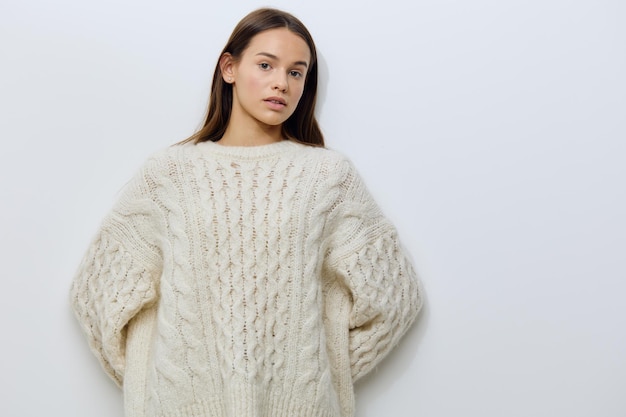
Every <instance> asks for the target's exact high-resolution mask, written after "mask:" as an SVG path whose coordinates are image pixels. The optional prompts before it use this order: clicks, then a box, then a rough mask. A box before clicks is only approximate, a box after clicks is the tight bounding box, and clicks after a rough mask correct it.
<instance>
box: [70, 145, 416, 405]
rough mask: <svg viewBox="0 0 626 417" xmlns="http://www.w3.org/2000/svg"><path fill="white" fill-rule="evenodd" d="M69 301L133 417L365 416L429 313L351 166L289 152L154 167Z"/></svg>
mask: <svg viewBox="0 0 626 417" xmlns="http://www.w3.org/2000/svg"><path fill="white" fill-rule="evenodd" d="M71 294H72V305H73V308H74V310H75V312H76V316H77V317H78V320H79V321H80V323H81V325H82V327H83V329H84V331H85V333H86V335H87V337H88V340H89V344H90V346H91V348H92V350H93V351H94V353H95V354H96V356H97V357H98V359H99V360H100V362H101V363H102V365H103V367H104V369H105V370H106V372H107V373H108V374H109V375H110V376H111V377H112V378H113V379H114V380H115V381H116V382H117V383H118V384H119V385H120V386H123V389H124V398H125V408H126V415H127V416H128V417H144V416H145V417H227V416H228V417H313V416H315V417H350V416H353V415H354V394H353V384H354V382H355V381H357V380H358V379H359V378H361V377H362V376H363V375H365V374H366V373H367V372H369V371H370V370H371V369H372V368H373V367H375V366H376V364H377V363H378V362H379V361H380V360H381V359H382V358H383V357H384V356H385V355H386V354H387V353H388V352H389V351H390V350H391V349H392V348H393V346H394V345H395V344H396V343H397V342H398V340H399V339H400V337H401V336H402V335H403V334H404V332H405V331H406V330H407V328H408V327H409V326H410V325H411V323H412V322H413V320H414V318H415V317H416V315H417V313H418V311H419V309H420V307H421V297H420V290H419V284H418V280H417V278H416V276H415V273H414V270H413V268H412V265H411V263H410V261H409V260H408V258H407V256H406V255H405V253H404V252H403V250H402V248H401V246H400V243H399V242H398V236H397V233H396V231H395V229H394V227H393V226H392V225H391V224H390V223H389V222H388V221H387V220H386V219H385V217H384V216H383V215H382V213H381V211H380V209H379V208H378V206H377V205H376V204H375V202H374V201H373V200H372V198H371V196H370V194H369V193H368V191H367V189H366V187H365V186H364V184H363V182H362V181H361V179H360V178H359V176H358V174H357V172H356V171H355V169H354V167H353V166H352V164H351V163H350V162H349V161H348V160H347V159H346V158H345V157H343V156H342V155H340V154H339V153H337V152H335V151H331V150H328V149H321V148H313V147H309V146H305V145H301V144H298V143H295V142H291V141H283V142H279V143H275V144H271V145H263V146H256V147H227V146H222V145H219V144H217V143H213V142H205V143H200V144H198V145H193V144H187V145H177V146H173V147H170V148H168V149H165V150H162V151H160V152H158V153H156V154H155V155H153V157H151V158H150V159H149V160H148V161H147V162H146V164H145V165H144V166H143V168H142V169H141V170H140V172H139V173H138V174H137V175H136V176H135V177H134V178H133V179H132V180H131V182H130V183H129V184H127V186H126V187H125V189H124V190H123V192H122V194H121V196H120V198H119V200H118V201H117V203H116V204H115V205H114V207H113V209H112V210H111V212H110V213H109V215H108V216H107V217H106V218H105V219H104V221H103V223H102V225H101V228H100V230H99V232H98V233H97V235H96V237H95V238H94V240H93V242H92V244H91V245H90V247H89V250H88V251H87V254H86V255H85V257H84V259H83V261H82V263H81V265H80V267H79V270H78V273H77V275H76V277H75V279H74V281H73V284H72V290H71Z"/></svg>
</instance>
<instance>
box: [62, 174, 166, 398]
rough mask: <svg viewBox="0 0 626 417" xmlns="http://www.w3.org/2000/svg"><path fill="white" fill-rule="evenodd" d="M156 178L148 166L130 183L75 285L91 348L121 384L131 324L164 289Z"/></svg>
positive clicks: (77, 310) (77, 308)
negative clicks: (154, 194) (160, 284)
mask: <svg viewBox="0 0 626 417" xmlns="http://www.w3.org/2000/svg"><path fill="white" fill-rule="evenodd" d="M155 184H156V183H155V182H154V181H153V180H152V178H151V175H150V169H148V167H144V169H142V171H141V172H140V173H139V174H138V175H137V176H136V177H135V178H133V179H132V180H131V181H130V182H129V184H127V186H126V187H125V188H124V190H123V192H122V193H121V196H120V198H119V200H118V201H117V203H116V204H115V205H114V207H113V209H112V210H111V212H110V213H109V214H108V215H107V216H106V217H105V218H104V220H103V222H102V224H101V227H100V229H99V230H98V232H97V233H96V236H95V237H94V239H93V240H92V242H91V244H90V245H89V248H88V250H87V253H86V254H85V256H84V257H83V259H82V262H81V263H80V266H79V268H78V271H77V273H76V275H75V277H74V280H73V281H72V285H71V290H70V295H71V305H72V309H73V310H74V313H75V315H76V317H77V319H78V321H79V323H80V325H81V327H82V329H83V331H84V333H85V335H86V337H87V339H88V342H89V346H90V347H91V350H92V351H93V352H94V354H95V355H96V357H97V358H98V359H99V361H100V363H101V365H102V367H103V368H104V370H105V371H106V372H107V374H108V375H109V376H110V377H111V378H113V380H114V381H115V382H116V383H117V384H118V385H119V386H121V385H122V382H123V377H124V367H125V345H126V326H127V324H128V322H129V321H130V320H131V319H132V318H133V317H134V316H135V315H137V314H138V313H139V312H140V311H141V310H142V309H143V308H144V307H146V306H148V305H149V304H151V303H154V302H155V301H156V298H157V294H158V276H159V274H160V269H161V260H160V253H159V250H158V246H157V243H156V242H157V230H158V227H157V224H158V216H157V212H158V210H157V206H156V204H155V202H154V200H153V198H152V192H153V191H154V189H155Z"/></svg>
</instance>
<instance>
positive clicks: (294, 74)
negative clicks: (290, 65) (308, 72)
mask: <svg viewBox="0 0 626 417" xmlns="http://www.w3.org/2000/svg"><path fill="white" fill-rule="evenodd" d="M289 75H291V76H292V77H294V78H300V77H302V73H301V72H300V71H289Z"/></svg>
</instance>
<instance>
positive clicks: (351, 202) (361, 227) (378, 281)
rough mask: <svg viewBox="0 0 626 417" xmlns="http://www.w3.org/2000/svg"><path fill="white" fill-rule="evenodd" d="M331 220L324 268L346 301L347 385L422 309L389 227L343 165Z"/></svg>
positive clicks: (412, 273) (417, 286) (378, 358)
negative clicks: (344, 293) (346, 296)
mask: <svg viewBox="0 0 626 417" xmlns="http://www.w3.org/2000/svg"><path fill="white" fill-rule="evenodd" d="M341 170H342V171H343V175H342V176H343V180H342V184H341V186H340V188H341V189H342V190H343V191H342V192H341V193H340V194H341V195H342V197H341V198H340V200H339V202H338V203H337V204H336V206H335V207H334V210H333V214H332V221H331V223H332V225H331V228H332V229H333V233H332V238H331V244H330V248H329V250H328V251H327V258H326V260H327V266H328V267H329V269H330V270H331V271H333V273H334V275H335V276H336V277H337V279H340V280H342V281H343V285H344V286H345V287H346V288H348V290H349V294H350V296H351V299H352V307H351V312H350V318H349V327H350V329H349V355H350V365H351V371H352V379H353V382H356V381H357V380H358V379H360V378H361V377H363V376H364V375H365V374H367V373H368V372H369V371H371V370H372V369H373V368H374V367H375V366H376V365H377V364H378V363H379V362H380V361H381V360H382V359H383V358H384V357H385V356H386V355H387V354H388V353H389V352H390V351H391V350H392V349H393V347H394V346H395V345H396V344H397V343H398V342H399V340H400V338H401V337H402V336H403V335H404V333H405V332H406V331H407V330H408V328H409V327H410V326H411V324H412V323H413V321H414V320H415V318H416V316H417V314H418V312H419V310H420V309H421V306H422V296H421V290H420V283H419V281H418V278H417V276H416V273H415V270H414V268H413V266H412V263H411V261H410V259H409V257H408V255H407V253H406V252H405V251H404V249H403V247H402V246H401V243H400V241H399V238H398V233H397V231H396V229H395V228H394V226H393V225H392V224H391V223H390V222H389V221H388V219H386V218H385V217H384V215H383V214H382V212H381V210H380V208H379V207H378V205H377V204H376V202H375V201H374V200H373V198H372V197H371V195H370V194H369V192H368V190H367V189H366V187H365V184H364V183H363V181H362V180H361V178H360V177H359V175H358V173H357V172H356V170H355V169H354V168H353V167H352V165H351V164H350V163H349V162H346V163H345V164H344V167H343V168H342V169H341Z"/></svg>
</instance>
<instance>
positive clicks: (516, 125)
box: [0, 0, 626, 417]
mask: <svg viewBox="0 0 626 417" xmlns="http://www.w3.org/2000/svg"><path fill="white" fill-rule="evenodd" d="M264 5H266V4H265V3H259V2H256V1H239V2H235V3H233V4H229V3H228V2H223V1H222V2H210V1H197V0H194V1H179V2H174V1H169V2H166V1H148V0H136V1H121V0H113V1H107V2H104V1H99V2H92V1H85V0H59V1H55V2H49V1H44V0H30V1H23V0H2V3H1V4H0V75H1V76H0V138H1V140H2V147H1V149H0V195H1V198H2V206H1V216H0V227H1V235H0V236H1V237H0V245H1V251H0V254H1V255H0V256H1V266H2V291H1V292H0V308H1V315H0V317H1V320H2V322H1V326H0V328H1V329H2V355H1V357H0V364H1V370H2V372H1V373H0V378H1V381H2V401H0V415H2V416H11V417H13V416H42V415H51V416H65V417H85V416H89V417H112V416H121V415H122V397H121V393H120V391H119V390H118V388H117V387H115V385H114V384H113V383H112V382H111V381H110V380H109V379H108V378H107V377H106V376H105V374H104V373H103V372H102V371H101V369H100V366H99V364H98V363H97V361H96V360H95V357H93V355H92V354H91V352H90V351H89V349H88V347H87V344H86V342H85V339H84V338H83V335H82V334H81V333H80V330H79V328H78V325H77V324H76V322H75V320H74V318H73V316H72V313H71V311H70V309H69V299H68V291H69V286H70V281H71V279H72V277H73V274H74V272H75V270H76V268H77V267H78V263H79V262H80V259H81V258H82V256H83V254H84V252H85V250H86V248H87V244H88V243H89V241H90V240H91V238H92V236H93V234H94V233H95V231H96V228H97V226H98V224H99V222H100V220H101V218H102V217H103V216H104V214H105V213H106V212H107V211H108V209H109V208H110V206H111V204H112V203H113V201H114V199H115V197H116V193H117V192H118V191H119V189H120V188H121V187H122V186H123V184H124V183H125V182H126V181H127V180H128V179H129V178H130V177H131V176H132V175H133V174H134V172H135V171H136V170H137V169H138V168H139V166H140V165H141V163H142V162H143V161H144V160H145V158H147V157H148V155H150V154H151V153H152V152H154V151H156V150H158V149H161V148H163V147H165V146H168V145H170V144H172V143H174V142H177V141H179V140H181V139H183V138H185V137H187V136H189V135H190V134H191V133H193V131H194V130H195V129H196V128H197V127H198V125H199V123H200V121H201V118H202V116H203V114H204V111H205V106H206V100H207V97H208V92H209V82H210V79H211V75H212V72H213V68H214V65H215V62H216V59H217V55H218V53H219V51H220V50H221V48H222V47H223V45H224V43H225V41H226V39H227V37H228V35H229V34H230V32H231V30H232V29H233V27H234V25H235V24H236V22H237V21H238V20H239V19H240V18H241V17H243V16H244V15H245V14H246V13H247V12H249V11H251V10H252V9H254V8H257V7H259V6H264ZM270 5H272V6H278V7H281V8H285V9H286V10H288V11H290V12H292V13H294V14H296V15H297V16H299V17H300V18H301V19H302V20H303V21H304V22H305V24H306V25H307V26H308V27H309V29H310V31H311V32H312V34H313V36H314V38H315V40H316V43H317V46H318V49H319V53H320V57H321V84H322V85H321V88H320V100H319V101H320V102H319V109H318V110H319V119H320V122H321V124H322V127H323V130H324V133H325V135H326V139H327V143H328V145H329V147H331V148H335V149H337V150H340V151H342V152H343V153H345V154H346V155H347V156H348V157H350V158H351V159H352V160H353V161H354V163H355V164H356V165H357V167H358V168H359V170H360V172H361V174H362V175H363V177H364V178H365V180H366V182H367V184H368V186H369V187H370V190H371V192H372V193H373V194H374V196H375V197H376V199H377V200H378V201H379V203H380V205H381V207H382V208H383V210H384V212H385V213H386V214H387V215H388V217H390V218H391V220H392V221H393V222H394V223H395V224H396V226H397V227H398V229H399V231H400V235H401V238H402V239H403V242H404V245H405V246H406V248H407V249H408V250H409V252H410V253H411V254H412V256H413V258H414V262H415V265H416V268H417V270H418V272H419V274H420V277H421V279H422V281H423V283H424V288H425V290H426V297H427V298H426V306H425V308H424V310H423V312H422V314H421V316H420V318H419V320H418V321H417V323H416V326H414V327H413V328H412V329H411V330H410V331H409V333H408V334H407V336H406V337H405V339H404V340H403V341H402V343H401V344H400V345H399V346H398V348H397V349H396V350H395V351H394V352H393V353H392V355H391V356H390V357H389V358H387V359H386V360H385V361H384V363H383V364H382V365H381V366H380V367H379V368H378V369H377V370H376V371H375V372H374V373H373V374H372V375H371V376H369V377H367V378H366V380H364V381H363V382H362V383H359V384H358V386H357V410H358V411H357V416H358V417H379V416H395V417H402V416H407V417H408V416H411V417H414V416H423V417H457V416H460V415H463V416H467V417H501V416H507V417H514V416H525V417H526V416H532V417H554V416H568V417H583V416H585V417H586V416H602V417H624V416H626V395H625V393H626V332H625V330H626V302H624V298H625V297H624V294H626V266H625V262H624V261H625V258H626V220H625V218H624V215H625V213H626V181H625V180H626V163H625V162H626V80H625V74H626V25H625V24H624V22H626V3H625V2H623V1H621V0H613V1H610V0H586V1H582V0H567V1H566V0H524V1H522V0H512V1H496V0H491V1H489V0H475V1H464V0H440V1H432V0H417V1H407V0H389V1H376V2H374V1H365V0H362V1H357V0H349V1H345V2H340V1H336V0H317V1H309V2H288V1H286V0H280V1H279V0H276V1H274V2H273V3H270Z"/></svg>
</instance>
